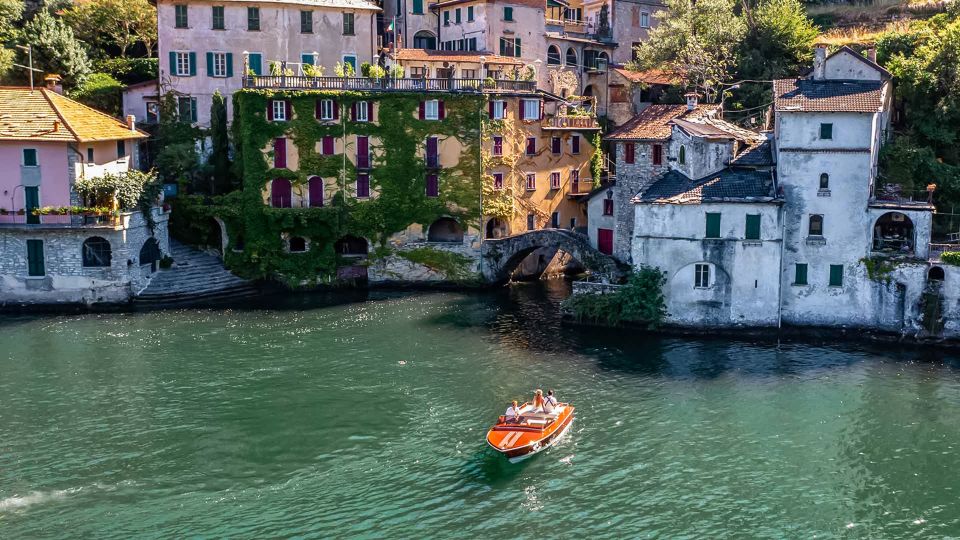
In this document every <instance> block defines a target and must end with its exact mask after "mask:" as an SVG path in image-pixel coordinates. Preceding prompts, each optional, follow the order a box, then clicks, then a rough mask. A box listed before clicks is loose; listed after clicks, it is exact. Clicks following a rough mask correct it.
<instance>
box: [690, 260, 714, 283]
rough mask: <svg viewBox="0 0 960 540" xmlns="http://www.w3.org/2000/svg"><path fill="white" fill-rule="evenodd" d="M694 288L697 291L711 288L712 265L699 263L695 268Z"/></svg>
mask: <svg viewBox="0 0 960 540" xmlns="http://www.w3.org/2000/svg"><path fill="white" fill-rule="evenodd" d="M693 286H694V287H696V288H697V289H706V288H708V287H710V265H709V264H705V263H698V264H696V265H694V268H693Z"/></svg>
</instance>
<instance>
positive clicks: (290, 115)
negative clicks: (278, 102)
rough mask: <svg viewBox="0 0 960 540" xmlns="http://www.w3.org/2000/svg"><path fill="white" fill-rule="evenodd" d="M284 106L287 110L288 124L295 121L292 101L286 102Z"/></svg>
mask: <svg viewBox="0 0 960 540" xmlns="http://www.w3.org/2000/svg"><path fill="white" fill-rule="evenodd" d="M283 106H284V107H285V108H286V109H287V122H289V121H291V120H293V106H292V105H291V104H290V100H287V101H284V102H283Z"/></svg>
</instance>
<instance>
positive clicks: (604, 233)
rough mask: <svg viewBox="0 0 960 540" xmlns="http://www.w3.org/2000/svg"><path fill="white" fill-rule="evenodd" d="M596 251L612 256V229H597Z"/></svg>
mask: <svg viewBox="0 0 960 540" xmlns="http://www.w3.org/2000/svg"><path fill="white" fill-rule="evenodd" d="M597 249H598V250H600V253H606V254H607V255H613V229H597Z"/></svg>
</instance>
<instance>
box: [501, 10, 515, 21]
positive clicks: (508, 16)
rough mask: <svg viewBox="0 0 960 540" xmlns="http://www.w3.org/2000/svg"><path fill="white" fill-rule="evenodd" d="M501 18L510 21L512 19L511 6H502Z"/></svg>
mask: <svg viewBox="0 0 960 540" xmlns="http://www.w3.org/2000/svg"><path fill="white" fill-rule="evenodd" d="M503 20H505V21H512V20H513V8H512V7H505V8H503Z"/></svg>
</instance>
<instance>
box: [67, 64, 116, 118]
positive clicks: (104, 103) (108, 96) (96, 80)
mask: <svg viewBox="0 0 960 540" xmlns="http://www.w3.org/2000/svg"><path fill="white" fill-rule="evenodd" d="M122 92H123V84H121V83H120V81H118V80H116V79H114V78H113V77H112V76H111V75H110V74H108V73H92V74H90V76H89V77H87V78H86V80H84V81H83V84H81V85H80V86H78V87H77V88H76V89H75V90H73V91H72V92H70V97H71V98H73V99H75V100H77V101H79V102H80V103H83V104H84V105H89V106H90V107H93V108H94V109H97V110H100V111H103V112H105V113H107V114H109V115H111V116H120V112H121V109H122V103H123V96H122Z"/></svg>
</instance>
